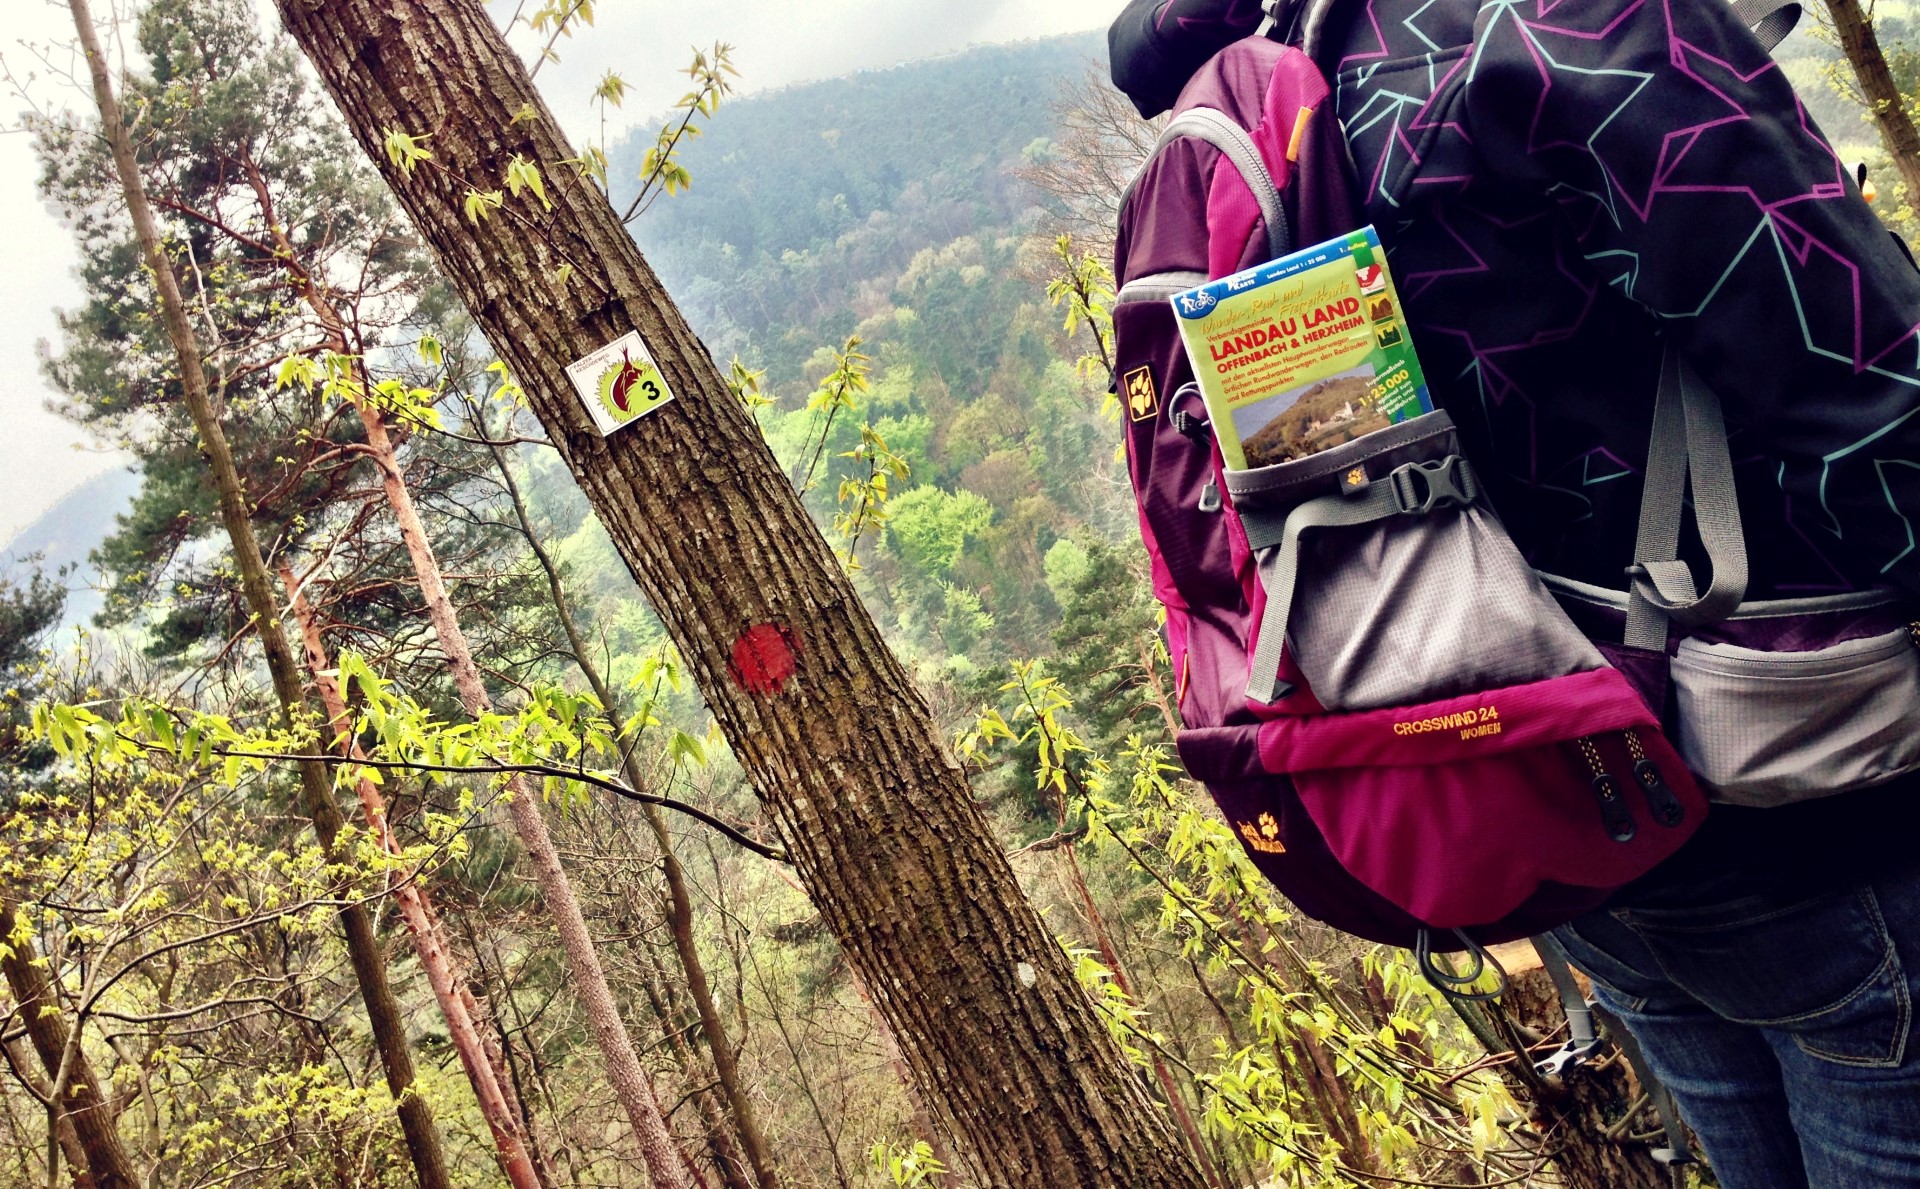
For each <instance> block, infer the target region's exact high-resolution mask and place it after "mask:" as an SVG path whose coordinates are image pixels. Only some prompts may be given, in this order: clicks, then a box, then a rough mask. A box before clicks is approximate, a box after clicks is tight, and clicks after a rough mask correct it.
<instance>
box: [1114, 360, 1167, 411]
mask: <svg viewBox="0 0 1920 1189" xmlns="http://www.w3.org/2000/svg"><path fill="white" fill-rule="evenodd" d="M1120 383H1121V385H1122V386H1123V387H1125V388H1126V390H1127V412H1128V413H1130V414H1132V415H1133V419H1134V420H1135V421H1145V420H1146V419H1147V418H1149V417H1151V416H1153V415H1154V414H1155V413H1158V412H1159V411H1160V392H1159V390H1158V389H1156V388H1155V387H1154V386H1153V369H1152V368H1148V367H1136V368H1134V369H1133V370H1132V371H1130V372H1128V373H1127V374H1126V375H1124V376H1122V377H1121V378H1120Z"/></svg>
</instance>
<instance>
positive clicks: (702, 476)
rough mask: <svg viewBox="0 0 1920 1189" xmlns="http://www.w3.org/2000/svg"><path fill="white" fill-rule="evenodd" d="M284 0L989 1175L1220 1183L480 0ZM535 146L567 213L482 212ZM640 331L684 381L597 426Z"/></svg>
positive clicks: (556, 200) (291, 22)
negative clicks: (1120, 1039) (598, 410)
mask: <svg viewBox="0 0 1920 1189" xmlns="http://www.w3.org/2000/svg"><path fill="white" fill-rule="evenodd" d="M277 3H278V7H279V10H280V13H281V16H282V18H283V21H284V23H285V25H286V27H287V29H288V30H289V32H291V33H292V35H293V36H294V38H295V39H296V40H297V41H298V42H299V43H300V44H301V46H302V47H303V48H304V49H305V51H306V52H307V55H308V57H309V59H310V60H311V61H312V62H313V64H314V66H315V68H316V70H317V71H318V73H319V75H320V78H321V80H322V82H323V83H324V84H325V85H326V87H327V89H328V91H329V93H331V94H332V96H333V98H334V100H335V102H336V103H337V104H339V106H340V108H341V110H342V111H343V112H344V113H345V114H346V117H347V121H348V124H349V125H350V127H351V129H352V131H353V133H354V135H355V136H356V138H357V139H358V140H359V142H360V144H361V147H362V148H363V149H364V150H365V151H366V152H367V153H368V154H369V155H370V156H371V157H372V158H373V160H374V162H375V164H376V165H377V166H378V167H379V168H380V169H381V171H382V173H383V174H384V175H385V177H386V179H387V181H388V183H389V185H390V186H392V187H393V189H394V192H395V194H396V195H397V196H398V198H399V200H400V202H401V204H402V205H403V206H404V207H405V208H406V210H407V211H408V213H409V214H410V215H411V216H412V218H413V220H414V222H415V224H416V226H418V227H419V229H420V231H421V234H422V236H423V237H424V238H425V239H426V241H427V242H428V244H429V245H430V246H431V247H432V248H433V250H434V252H435V254H436V256H437V258H438V260H439V262H440V264H441V266H442V268H443V269H444V271H445V273H446V275H447V277H448V279H449V280H450V281H451V283H452V284H453V285H454V287H455V289H456V290H457V291H458V292H459V293H460V295H461V297H462V298H463V299H464V301H465V302H466V304H467V307H468V308H469V310H471V311H472V312H473V314H474V316H475V318H476V319H477V321H478V323H479V325H480V327H481V328H482V329H483V330H484V331H485V332H486V333H487V335H488V336H489V339H490V341H491V342H492V344H493V346H494V347H495V349H496V350H498V351H499V352H500V353H501V356H502V358H503V359H504V360H505V361H506V363H507V364H508V366H509V367H510V368H511V369H512V371H513V374H514V375H515V377H516V378H517V379H518V380H519V381H520V383H521V385H522V386H523V387H524V389H525V391H526V393H527V396H528V399H529V402H530V404H531V406H532V408H533V410H534V412H535V414H536V415H537V416H538V417H539V418H540V420H541V421H542V423H543V424H544V425H545V426H546V428H547V432H548V434H549V435H550V437H551V438H552V439H553V441H554V442H555V444H556V445H557V446H558V447H559V449H560V450H561V452H562V455H563V457H564V458H565V460H566V462H567V464H568V466H569V467H570V468H571V469H572V471H573V472H574V474H575V476H576V477H577V478H578V479H579V480H580V481H581V483H582V485H583V487H584V489H585V491H586V493H587V495H588V498H589V499H590V501H591V502H592V504H593V506H594V509H595V511H597V512H598V513H599V515H600V518H601V520H602V522H603V523H604V524H605V525H606V527H607V529H608V531H609V533H610V534H611V535H612V538H613V540H614V543H615V545H616V546H617V547H618V549H619V550H620V552H621V554H622V556H623V557H624V558H625V559H626V561H627V563H628V565H629V566H630V567H631V568H632V570H633V572H634V574H635V576H636V578H637V579H638V581H639V582H640V585H641V588H642V590H643V591H644V592H645V593H646V595H647V596H648V599H649V601H650V602H651V604H652V606H653V608H654V610H655V611H656V612H657V613H658V614H659V616H660V618H661V620H662V622H663V623H664V624H665V626H666V628H667V631H668V633H669V634H670V635H671V637H672V638H673V640H674V642H675V643H676V644H677V645H678V646H679V648H680V651H681V653H682V655H683V656H684V657H685V658H686V661H687V665H688V668H689V670H690V671H691V672H692V673H693V675H694V677H695V679H696V680H697V682H698V683H699V685H700V688H701V690H702V692H703V693H704V694H705V695H706V697H707V701H708V705H709V706H710V707H711V709H712V710H713V713H714V715H715V718H716V719H717V721H718V722H719V724H720V726H721V729H722V730H723V731H724V733H725V735H726V737H727V740H728V742H729V744H730V745H731V747H732V749H733V752H734V755H735V756H736V757H737V758H738V759H739V761H740V763H741V765H742V767H743V768H744V769H745V771H746V772H747V773H748V775H749V776H750V777H751V779H752V781H753V785H754V788H755V790H756V791H757V792H758V794H759V796H760V798H761V801H762V803H763V804H764V805H765V806H766V808H767V810H768V811H769V814H770V816H771V818H772V819H773V821H774V822H775V823H776V826H777V828H778V830H779V832H780V834H781V836H782V838H783V839H784V840H785V841H786V843H787V848H788V853H789V855H790V856H791V858H792V861H793V862H794V864H795V867H796V870H797V871H798V873H799V875H800V877H801V879H802V881H803V882H804V883H805V885H806V887H807V890H808V893H809V895H810V896H811V897H812V899H813V902H814V903H815V905H817V906H818V907H819V909H820V912H821V915H822V918H823V919H824V920H825V922H826V923H827V925H828V926H829V928H831V929H832V931H833V933H834V935H835V937H837V938H838V939H839V941H840V943H841V945H842V947H843V948H844V950H845V952H846V954H847V957H848V960H849V961H850V962H851V963H852V965H853V966H854V967H855V968H857V969H858V970H859V971H860V972H861V975H862V977H864V978H865V979H866V980H867V985H868V987H869V989H870V990H872V991H873V993H874V995H875V996H876V1000H877V1002H878V1003H879V1005H880V1008H881V1011H882V1012H883V1013H884V1014H885V1015H886V1017H887V1020H888V1022H889V1024H890V1025H891V1026H892V1027H893V1031H894V1035H895V1036H896V1038H897V1039H898V1040H899V1041H900V1044H901V1048H902V1050H903V1051H904V1052H905V1055H906V1057H907V1061H908V1063H909V1065H911V1066H912V1068H913V1071H914V1076H915V1079H916V1081H917V1082H918V1083H919V1084H920V1085H921V1087H922V1088H923V1089H924V1090H926V1092H927V1094H928V1098H929V1101H930V1102H931V1103H932V1104H934V1105H935V1108H936V1109H937V1110H938V1111H939V1113H940V1116H941V1118H940V1122H941V1124H942V1126H944V1127H946V1128H947V1129H949V1131H950V1132H951V1134H952V1136H953V1138H954V1139H955V1140H956V1141H957V1142H956V1147H959V1148H961V1149H963V1150H964V1152H965V1159H966V1160H967V1162H968V1163H969V1164H970V1165H973V1166H975V1167H977V1168H978V1169H979V1171H980V1174H981V1176H982V1178H983V1180H984V1181H985V1182H986V1184H988V1185H991V1186H996V1187H997V1186H1016V1185H1018V1186H1035V1187H1038V1186H1046V1187H1047V1189H1068V1187H1073V1186H1116V1187H1117V1186H1125V1187H1126V1189H1176V1187H1177V1189H1198V1187H1199V1186H1201V1185H1202V1184H1203V1183H1204V1182H1203V1181H1202V1178H1201V1176H1200V1174H1199V1172H1198V1171H1197V1170H1196V1169H1195V1168H1194V1166H1193V1163H1192V1160H1191V1158H1190V1156H1189V1155H1188V1154H1187V1152H1186V1151H1185V1148H1184V1145H1182V1143H1181V1142H1180V1139H1179V1137H1178V1135H1177V1134H1176V1133H1175V1131H1174V1129H1173V1127H1172V1126H1171V1125H1170V1123H1169V1121H1168V1120H1167V1118H1166V1117H1165V1115H1164V1114H1162V1113H1161V1112H1160V1111H1159V1110H1158V1109H1157V1108H1156V1107H1155V1106H1154V1105H1153V1103H1152V1101H1151V1099H1150V1098H1149V1096H1148V1095H1147V1094H1146V1092H1145V1091H1144V1089H1143V1088H1142V1087H1141V1086H1140V1085H1139V1084H1138V1083H1137V1082H1136V1081H1135V1079H1134V1077H1133V1075H1132V1073H1131V1071H1130V1070H1129V1069H1128V1068H1127V1065H1126V1062H1125V1060H1124V1058H1123V1057H1122V1055H1121V1053H1120V1052H1119V1050H1118V1048H1117V1046H1115V1044H1114V1043H1113V1041H1112V1040H1111V1039H1110V1038H1109V1037H1108V1036H1107V1035H1106V1034H1105V1031H1104V1029H1103V1028H1102V1027H1101V1025H1100V1022H1099V1020H1098V1018H1097V1016H1096V1015H1095V1013H1094V1011H1093V1009H1092V1007H1091V1006H1090V1005H1089V1004H1088V1003H1087V1002H1086V999H1085V996H1084V993H1083V992H1082V991H1081V990H1080V988H1079V987H1078V986H1077V985H1076V983H1075V982H1074V979H1073V974H1072V971H1071V969H1070V968H1069V966H1068V964H1067V962H1066V959H1065V956H1064V955H1063V954H1062V953H1061V952H1060V950H1059V948H1058V946H1057V945H1056V944H1055V943H1054V941H1053V938H1052V937H1051V936H1050V935H1049V933H1048V931H1047V929H1046V928H1045V925H1044V923H1043V922H1042V921H1041V920H1040V918H1039V916H1038V914H1036V913H1035V912H1034V911H1033V909H1032V907H1031V906H1030V905H1028V904H1027V903H1026V902H1025V901H1024V899H1023V898H1022V897H1021V896H1020V893H1019V888H1018V884H1017V882H1016V880H1015V878H1014V874H1013V871H1012V868H1011V867H1010V866H1009V865H1008V863H1007V861H1006V857H1005V856H1004V855H1003V854H1002V853H1001V851H1000V848H999V847H998V846H997V845H996V844H995V842H994V839H993V836H992V833H991V831H990V830H989V828H988V826H987V822H986V819H985V817H984V816H983V815H982V814H981V812H980V810H979V808H978V807H977V806H976V805H975V804H974V802H973V800H972V797H971V795H970V793H969V790H968V788H967V783H966V780H965V777H964V775H963V774H962V772H961V771H960V769H959V767H958V766H957V765H956V764H954V763H953V761H952V759H951V757H950V756H949V755H948V754H947V752H946V749H945V745H944V741H943V739H942V737H941V734H940V731H939V729H938V728H937V727H936V725H935V724H934V723H933V721H932V716H931V715H930V713H929V712H928V709H927V706H926V703H925V701H924V700H923V699H922V698H921V696H920V694H919V692H918V691H917V690H916V689H915V688H914V685H913V682H912V679H911V677H910V676H909V674H908V673H907V671H906V669H905V668H904V667H903V666H901V664H900V663H899V661H898V660H897V659H896V658H895V657H894V656H893V655H892V654H891V653H890V652H889V651H888V649H887V647H886V644H885V642H884V640H883V639H882V637H881V635H880V633H879V630H878V629H877V628H876V626H875V625H874V623H873V621H872V619H871V617H870V616H868V615H867V613H866V611H865V609H864V608H863V607H862V606H861V604H860V601H859V596H858V595H857V594H856V593H855V591H854V589H853V586H852V584H851V582H850V581H849V580H848V579H847V577H846V575H845V574H844V573H843V572H842V571H841V570H840V568H839V566H838V564H837V562H836V559H835V557H834V555H833V552H832V550H831V549H830V548H829V547H828V545H827V543H826V541H825V539H824V538H823V537H822V536H821V534H820V532H819V530H818V528H817V527H816V526H815V525H814V524H813V522H812V520H811V519H810V518H809V517H808V515H807V513H806V510H805V509H804V507H802V505H801V503H800V500H799V498H798V496H797V494H796V493H795V492H794V490H793V487H792V484H790V483H788V482H787V481H786V478H785V476H784V475H783V474H782V472H781V470H780V468H779V466H778V465H777V463H776V462H775V461H774V459H773V456H772V453H771V451H770V450H769V449H768V448H767V446H766V443H765V442H764V441H763V440H762V438H761V437H760V435H759V434H758V432H756V430H755V428H754V426H753V424H752V422H751V420H750V419H749V418H748V417H747V415H746V412H745V410H744V409H743V408H742V407H741V405H740V402H739V401H738V400H737V399H735V398H734V397H733V396H732V394H731V393H730V392H729V391H728V390H727V387H726V384H725V380H724V377H723V376H722V375H721V374H720V372H719V369H718V368H717V367H715V366H714V364H713V361H712V359H711V358H710V357H709V356H708V354H707V352H706V350H705V348H704V347H702V346H701V344H700V342H699V340H698V339H696V338H695V337H694V335H693V333H692V331H691V330H690V329H689V328H688V327H687V325H686V322H685V320H684V319H683V318H682V317H681V315H680V313H679V311H678V309H677V308H676V307H675V306H674V305H673V303H672V302H671V300H670V299H668V297H667V296H666V294H665V293H664V292H663V291H662V289H661V287H660V284H659V281H658V280H657V278H656V277H655V276H654V275H653V272H652V270H651V269H650V268H648V266H647V264H646V262H645V261H644V260H643V259H642V258H641V256H640V253H639V250H638V249H637V248H636V247H635V246H634V244H633V241H632V240H631V238H630V237H629V236H628V235H627V234H626V230H625V228H624V227H622V226H621V224H620V221H619V219H618V217H617V216H616V215H615V214H614V212H613V211H612V209H611V208H610V207H609V206H608V204H607V202H606V200H605V198H604V196H603V195H601V194H600V193H599V192H598V191H597V190H595V189H593V188H592V186H591V185H589V184H588V183H587V182H586V181H585V180H584V179H583V178H582V177H581V176H580V175H579V173H578V172H577V171H576V170H575V169H574V168H573V167H571V166H567V165H564V164H562V163H563V162H565V161H567V160H570V159H574V158H576V157H577V154H576V153H574V152H573V150H572V149H571V148H570V147H569V146H568V145H567V143H566V140H565V138H564V137H563V136H562V135H561V134H560V132H559V129H558V127H557V125H556V124H555V123H554V121H553V118H552V115H551V113H549V112H548V111H547V109H546V107H545V105H544V104H543V103H542V101H541V99H540V96H539V94H538V93H537V92H536V91H535V90H534V89H533V87H532V85H531V83H530V81H529V80H528V78H527V75H526V71H525V69H524V67H523V66H522V65H521V63H520V62H519V60H518V59H517V58H516V57H515V56H514V54H513V52H512V50H511V48H510V47H509V46H508V45H507V44H506V42H505V40H504V38H503V37H502V36H501V34H500V31H499V30H498V29H497V28H495V27H494V25H493V24H492V22H491V20H490V18H489V17H488V15H487V13H486V11H485V9H484V8H483V7H482V5H481V4H480V3H479V2H478V0H413V2H411V3H408V4H406V5H404V6H394V5H391V4H387V3H384V2H383V0H324V2H323V0H277ZM401 135H411V136H414V137H427V138H430V139H427V140H424V141H418V140H416V141H414V142H412V143H413V144H414V145H415V146H416V147H420V148H426V149H428V150H430V151H431V153H432V157H431V158H424V159H423V158H419V157H418V156H417V155H414V154H412V153H408V152H404V151H400V150H401V148H402V147H403V146H404V144H405V142H402V141H399V140H396V139H394V138H395V137H397V136H401ZM390 151H391V152H392V155H391V156H390V155H389V153H390ZM516 158H518V159H521V160H524V161H526V162H529V163H532V164H534V165H536V166H538V167H539V168H541V169H542V170H544V171H545V175H546V179H547V180H546V186H545V190H546V194H547V196H548V198H549V199H550V201H551V203H552V206H551V209H546V208H544V207H543V206H542V205H541V204H540V203H539V202H536V201H534V200H533V198H532V196H531V194H530V193H522V194H521V195H520V196H519V197H517V198H514V199H511V200H510V201H509V205H508V207H507V208H503V209H501V210H499V211H496V212H494V214H493V215H492V216H491V217H488V218H486V219H483V220H482V221H480V222H479V223H478V224H476V223H474V222H473V221H471V220H469V219H468V217H467V215H466V214H465V212H464V209H463V204H464V202H465V199H466V197H467V195H468V193H469V192H470V191H471V190H474V189H479V190H482V191H487V190H493V189H496V188H505V186H504V183H505V176H504V175H505V171H506V170H507V169H508V167H509V165H510V164H511V163H512V162H513V161H514V160H515V159H516ZM562 266H566V269H567V271H566V272H565V273H563V272H562V271H561V270H562ZM628 331H638V332H639V334H640V336H641V338H642V339H643V340H644V341H645V342H646V343H647V345H648V346H649V348H650V349H651V351H652V353H653V354H654V355H655V356H656V357H657V359H658V361H659V364H660V368H661V371H662V374H663V376H664V378H665V380H666V381H667V383H668V385H669V386H670V387H671V389H672V390H673V392H674V393H675V394H676V398H677V399H676V400H675V401H674V402H672V403H670V404H668V405H665V406H664V407H662V408H661V409H660V410H659V411H657V412H655V413H653V414H652V415H650V416H647V417H644V418H642V419H640V420H639V421H638V422H636V423H634V424H631V425H628V426H627V427H625V428H624V429H622V430H620V431H619V432H618V433H617V434H616V435H614V436H612V437H610V438H603V437H602V436H601V435H600V434H599V433H598V432H596V430H595V429H594V427H593V424H592V421H591V419H590V417H589V416H588V414H587V411H586V409H585V408H584V407H583V406H582V404H581V402H580V400H579V398H578V397H577V396H576V395H575V393H574V391H573V390H572V388H571V385H570V382H569V380H568V378H567V376H566V374H565V368H566V367H567V365H568V364H570V363H572V362H573V361H575V360H577V359H580V358H582V357H584V356H586V355H588V354H589V353H591V352H593V351H595V350H598V349H600V348H602V347H604V346H606V345H607V344H609V343H611V342H613V341H615V340H617V339H618V338H620V337H621V336H622V335H623V334H625V333H627V332H628Z"/></svg>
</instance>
